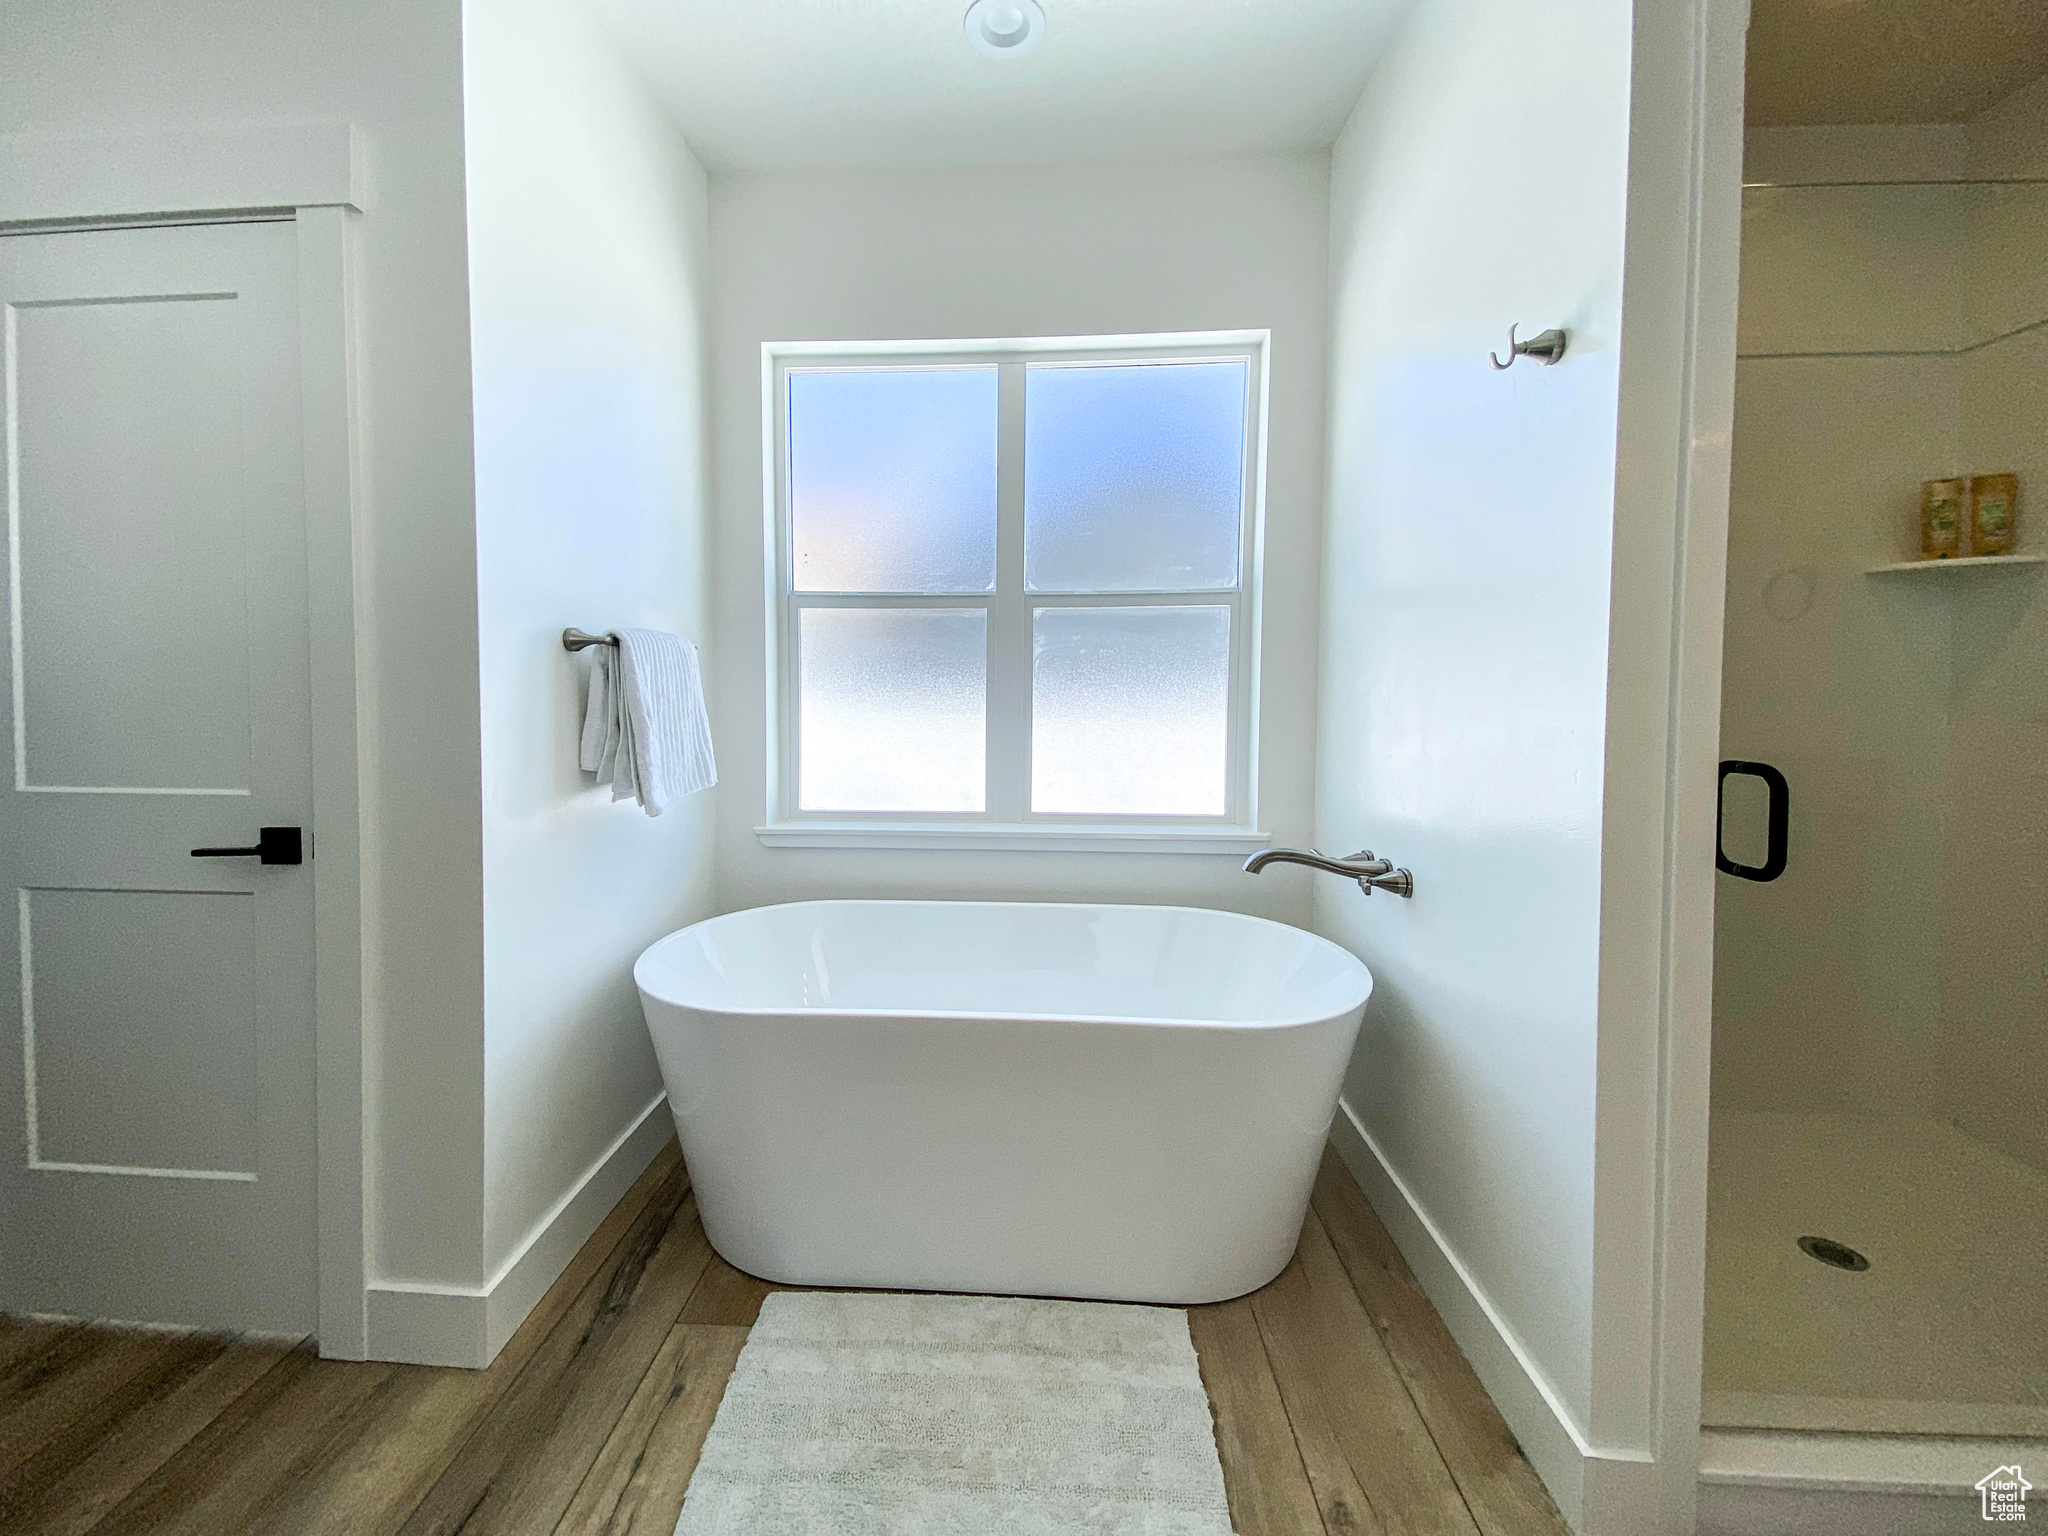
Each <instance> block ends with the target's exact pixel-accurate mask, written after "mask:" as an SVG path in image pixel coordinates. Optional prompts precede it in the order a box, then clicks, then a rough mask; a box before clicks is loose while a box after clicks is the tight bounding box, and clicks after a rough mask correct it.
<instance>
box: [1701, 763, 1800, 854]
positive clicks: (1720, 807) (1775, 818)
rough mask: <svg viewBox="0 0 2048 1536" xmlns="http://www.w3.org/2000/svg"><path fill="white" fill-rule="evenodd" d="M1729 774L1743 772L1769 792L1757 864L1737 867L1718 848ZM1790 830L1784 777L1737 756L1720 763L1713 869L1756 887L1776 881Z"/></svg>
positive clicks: (1789, 796)
mask: <svg viewBox="0 0 2048 1536" xmlns="http://www.w3.org/2000/svg"><path fill="white" fill-rule="evenodd" d="M1731 773H1746V774H1749V775H1751V776H1752V777H1754V778H1759V779H1762V780H1763V781H1764V788H1765V789H1766V790H1768V791H1769V792H1770V797H1771V799H1770V810H1769V812H1768V816H1769V821H1768V831H1767V833H1766V840H1765V844H1764V861H1763V863H1761V864H1738V863H1736V862H1735V861H1734V860H1733V859H1731V858H1729V857H1728V853H1727V850H1726V849H1724V848H1723V847H1722V846H1721V828H1722V824H1723V821H1724V819H1725V815H1726V810H1725V807H1726V800H1725V795H1726V791H1727V788H1728V776H1729V775H1730V774H1731ZM1791 828H1792V787H1791V786H1790V785H1789V784H1787V783H1786V782H1785V775H1784V774H1782V773H1780V772H1778V770H1777V769H1775V768H1773V767H1772V766H1771V765H1770V764H1769V763H1752V762H1747V761H1745V760H1743V759H1742V758H1739V757H1731V758H1729V759H1728V760H1727V761H1726V762H1724V763H1723V764H1721V782H1720V783H1719V784H1718V785H1717V786H1716V788H1715V791H1714V868H1716V869H1718V870H1720V871H1721V873H1722V874H1724V875H1733V876H1735V877H1736V878H1737V879H1738V880H1755V881H1757V882H1758V883H1760V884H1761V883H1762V882H1765V881H1769V880H1775V879H1777V878H1778V876H1780V875H1782V874H1783V873H1785V850H1786V844H1787V842H1788V841H1789V839H1790V833H1791Z"/></svg>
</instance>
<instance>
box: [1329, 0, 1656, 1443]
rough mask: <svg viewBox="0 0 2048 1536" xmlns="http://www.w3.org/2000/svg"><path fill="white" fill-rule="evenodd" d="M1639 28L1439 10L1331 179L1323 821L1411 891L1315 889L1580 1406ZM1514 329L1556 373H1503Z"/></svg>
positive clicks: (1382, 1084) (1368, 1089) (1384, 1133)
mask: <svg viewBox="0 0 2048 1536" xmlns="http://www.w3.org/2000/svg"><path fill="white" fill-rule="evenodd" d="M1629 39H1630V25H1629V13H1628V7H1627V6H1626V5H1625V4H1621V3H1611V4H1599V5H1581V6H1573V7H1569V8H1565V9H1564V10H1562V11H1557V10H1549V9H1544V8H1530V7H1524V6H1519V5H1515V4H1512V3H1507V0H1440V3H1437V4H1434V5H1432V6H1429V7H1426V8H1425V9H1424V10H1423V11H1422V12H1421V13H1419V15H1418V18H1417V20H1416V22H1415V23H1414V24H1413V25H1412V26H1411V27H1410V29H1409V30H1408V31H1407V32H1406V33H1405V34H1404V35H1403V37H1402V38H1401V40H1400V42H1399V44H1398V45H1397V47H1396V49H1395V51H1394V52H1393V53H1392V54H1391V55H1390V56H1389V57H1388V59H1387V60H1386V61H1385V62H1384V63H1383V64H1382V66H1381V67H1380V69H1379V71H1378V72H1377V73H1376V74H1375V76H1374V77H1373V79H1372V81H1371V83H1370V84H1369V85H1368V87H1367V89H1366V93H1365V96H1364V98H1363V100H1362V101H1361V103H1360V105H1359V108H1358V111H1357V113H1356V114H1355V115H1354V116H1353V118H1352V120H1351V122H1350V124H1349V126H1347V128H1346V129H1345V131H1344V134H1343V136H1342V138H1340V139H1339V141H1338V144H1337V150H1336V155H1335V162H1334V172H1333V178H1332V182H1333V202H1332V236H1331V252H1332V254H1331V278H1332V289H1333V300H1332V307H1333V311H1334V322H1335V324H1334V337H1335V341H1334V347H1335V354H1334V358H1333V367H1332V387H1331V442H1330V472H1329V493H1328V508H1329V510H1328V518H1327V524H1326V529H1325V535H1324V538H1325V545H1324V578H1323V613H1324V624H1323V649H1322V704H1321V721H1322V724H1321V736H1320V740H1319V748H1318V770H1319V771H1318V780H1317V811H1316V833H1317V838H1318V840H1319V842H1321V843H1322V845H1323V846H1325V847H1334V846H1336V845H1338V844H1344V845H1346V846H1347V847H1348V846H1352V845H1358V846H1370V847H1372V848H1374V849H1376V850H1378V851H1379V852H1381V853H1383V854H1384V855H1386V856H1387V857H1389V858H1393V859H1395V860H1396V861H1398V862H1399V863H1402V864H1405V865H1407V866H1408V867H1410V868H1412V869H1413V870H1414V871H1415V879H1416V892H1417V894H1416V897H1415V899H1414V901H1413V902H1412V903H1410V902H1390V901H1383V900H1380V899H1379V898H1376V897H1375V898H1373V899H1371V900H1366V899H1363V898H1361V897H1360V896H1359V894H1358V893H1357V892H1356V891H1355V890H1353V889H1350V888H1348V887H1345V886H1343V885H1342V884H1341V883H1339V882H1336V881H1328V882H1322V883H1319V885H1318V888H1317V892H1316V926H1317V928H1318V929H1319V930H1320V931H1321V932H1323V933H1326V934H1328V935H1329V936H1331V937H1332V938H1335V939H1337V940H1338V941H1339V942H1341V943H1344V944H1346V945H1348V946H1349V947H1351V948H1353V949H1355V950H1356V951H1357V952H1358V953H1359V954H1360V955H1361V956H1363V957H1364V958H1365V960H1366V961H1367V963H1368V964H1369V965H1371V967H1372V969H1373V973H1374V976H1375V978H1376V980H1377V985H1376V988H1375V991H1374V995H1373V1002H1372V1006H1371V1007H1370V1009H1368V1011H1367V1014H1366V1022H1365V1029H1364V1032H1363V1034H1362V1036H1361V1038H1360V1042H1359V1047H1358V1052H1357V1055H1356V1056H1355V1057H1354V1059H1353V1062H1352V1067H1351V1072H1350V1075H1349V1077H1348V1079H1347V1081H1346V1085H1345V1100H1346V1103H1347V1105H1348V1106H1349V1109H1350V1111H1351V1112H1352V1113H1353V1114H1355V1115H1356V1117H1357V1119H1358V1121H1359V1122H1360V1124H1361V1125H1362V1127H1363V1129H1364V1131H1365V1133H1366V1134H1367V1135H1368V1136H1369V1137H1370V1138H1371V1141H1372V1144H1373V1147H1374V1149H1375V1151H1376V1152H1377V1154H1378V1157H1379V1158H1380V1160H1381V1161H1382V1162H1383V1163H1384V1165H1385V1166H1386V1167H1387V1169H1388V1170H1389V1171H1390V1172H1391V1173H1392V1174H1393V1175H1395V1176H1396V1177H1397V1178H1398V1179H1399V1180H1401V1181H1402V1182H1404V1183H1405V1185H1406V1186H1407V1190H1408V1191H1409V1193H1410V1195H1411V1196H1412V1198H1413V1200H1414V1201H1415V1203H1416V1205H1417V1206H1418V1207H1419V1209H1420V1210H1421V1211H1423V1212H1425V1213H1426V1214H1427V1215H1428V1217H1429V1218H1430V1219H1431V1220H1432V1221H1433V1222H1434V1223H1435V1226H1436V1229H1437V1231H1438V1233H1439V1234H1440V1235H1441V1238H1442V1240H1443V1241H1444V1243H1445V1244H1446V1246H1447V1247H1448V1248H1449V1249H1450V1250H1451V1251H1452V1252H1453V1253H1454V1254H1455V1255H1456V1256H1457V1258H1458V1259H1459V1261H1461V1262H1462V1264H1463V1265H1464V1267H1465V1269H1466V1270H1467V1271H1468V1272H1469V1275H1470V1277H1471V1280H1472V1281H1473V1282H1474V1283H1475V1285H1476V1286H1477V1288H1479V1289H1480V1290H1481V1291H1483V1293H1484V1294H1485V1295H1486V1296H1487V1297H1489V1298H1490V1300H1491V1303H1492V1305H1493V1307H1494V1308H1495V1310H1496V1311H1497V1313H1498V1314H1499V1317H1500V1319H1501V1320H1502V1321H1503V1322H1504V1323H1505V1324H1506V1325H1507V1327H1508V1328H1510V1329H1511V1330H1512V1331H1513V1333H1514V1335H1515V1336H1516V1337H1517V1338H1518V1339H1519V1341H1520V1343H1521V1345H1522V1346H1523V1348H1524V1350H1525V1352H1526V1354H1527V1356H1528V1359H1529V1361H1530V1362H1531V1363H1532V1364H1533V1365H1534V1366H1535V1367H1536V1368H1537V1369H1538V1370H1539V1371H1540V1372H1541V1374H1542V1376H1543V1377H1544V1378H1545V1379H1546V1380H1547V1382H1548V1384H1549V1386H1550V1387H1551V1388H1552V1389H1553V1390H1554V1392H1555V1394H1556V1396H1557V1398H1558V1399H1559V1400H1560V1401H1561V1403H1562V1404H1563V1405H1564V1407H1565V1408H1566V1410H1567V1411H1568V1412H1569V1413H1570V1414H1571V1415H1573V1416H1574V1417H1575V1418H1576V1419H1577V1421H1578V1422H1579V1423H1580V1424H1581V1425H1584V1424H1587V1423H1588V1422H1589V1421H1590V1416H1591V1407H1592V1403H1591V1399H1592V1363H1591V1362H1592V1340H1591V1335H1592V1301H1593V1218H1594V1157H1593V1154H1594V1111H1595V1102H1594V1094H1595V1079H1596V1053H1597V1026H1598V1009H1599V996H1598V991H1599V974H1598V965H1599V950H1600V944H1599V938H1600V879H1601V814H1602V781H1603V737H1604V731H1605V726H1606V708H1605V702H1606V692H1607V646H1608V573H1609V559H1610V545H1611V539H1612V527H1613V517H1614V499H1615V434H1616V420H1617V391H1618V374H1619V346H1618V339H1619V331H1620V324H1621V273H1622V233H1623V200H1624V195H1625V187H1626V180H1625V178H1626V167H1627V144H1628V141H1627V134H1628V110H1629V102H1628V81H1629V63H1628V60H1629ZM1558 80H1569V81H1570V82H1571V85H1570V88H1569V89H1563V90H1559V89H1556V88H1555V82H1556V81H1558ZM1511 321H1513V322H1519V323H1520V326H1521V333H1522V334H1523V335H1529V334H1533V333H1534V332H1536V331H1539V330H1542V329H1544V328H1545V327H1548V326H1553V325H1555V326H1563V327H1565V328H1567V329H1568V330H1569V331H1570V333H1571V336H1572V342H1571V350H1570V352H1569V353H1568V354H1567V356H1566V358H1565V361H1564V362H1563V363H1561V364H1559V365H1558V366H1556V367H1554V368H1549V369H1544V368H1540V367H1536V366H1534V365H1532V364H1529V363H1527V362H1523V363H1520V364H1517V365H1516V366H1515V367H1514V368H1513V369H1511V370H1510V371H1508V372H1507V373H1496V372H1494V371H1493V370H1492V369H1491V368H1490V367H1489V365H1488V362H1487V354H1488V351H1489V349H1493V350H1499V349H1500V348H1501V347H1502V346H1503V345H1504V343H1505V340H1506V336H1507V330H1508V325H1509V323H1510V322H1511Z"/></svg>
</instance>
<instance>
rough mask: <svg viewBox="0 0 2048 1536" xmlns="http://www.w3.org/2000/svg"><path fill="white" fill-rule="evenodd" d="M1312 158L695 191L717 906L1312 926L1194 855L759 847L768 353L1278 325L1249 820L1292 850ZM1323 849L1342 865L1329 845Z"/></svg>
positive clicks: (1308, 519) (1303, 749)
mask: <svg viewBox="0 0 2048 1536" xmlns="http://www.w3.org/2000/svg"><path fill="white" fill-rule="evenodd" d="M1327 186H1328V161H1327V159H1326V158H1325V157H1324V156H1322V155H1319V154H1303V155H1284V156H1270V157H1257V158H1244V159H1227V160H1200V161H1166V162H1147V163H1142V164H1111V165H1087V166H1060V167H1043V168H1028V169H1018V168H1004V169H1000V170H986V171H928V172H900V173H886V172H834V173H829V174H823V173H820V174H802V175H783V176H766V175H762V176H736V177H732V178H725V177H720V178H718V179H717V180H715V181H714V183H713V186H712V200H711V231H712V262H713V286H714V291H715V292H716V294H717V306H716V314H715V317H714V320H713V338H714V348H715V350H714V359H715V362H714V370H713V378H714V386H715V392H716V399H715V402H714V409H713V422H714V432H715V444H716V451H715V455H714V460H715V467H716V522H717V538H716V545H717V559H718V613H717V644H716V646H715V648H713V647H707V649H706V655H707V657H709V658H710V659H711V660H712V662H713V666H714V669H715V677H716V697H715V706H716V707H715V714H716V720H717V724H718V728H719V737H718V752H719V764H720V770H721V773H722V776H723V780H724V782H723V785H722V786H721V790H720V803H719V813H718V814H719V829H718V869H719V886H718V902H719V905H720V906H721V907H722V908H724V909H727V910H734V909H739V908H744V907H752V906H758V905H760V904H762V903H765V902H776V901H790V900H799V899H804V898H807V897H814V896H962V897H1010V898H1023V899H1044V900H1060V899H1079V900H1126V901H1141V902H1142V901H1163V902H1184V903H1186V904H1188V905H1192V906H1216V907H1227V908H1234V909H1237V910H1241V911H1248V912H1256V913H1260V914H1262V915H1265V916H1269V917H1275V918H1280V919H1282V920H1287V921H1295V922H1301V921H1305V920H1306V917H1307V908H1308V901H1307V890H1306V884H1305V879H1304V877H1303V876H1302V875H1301V874H1300V872H1299V871H1296V870H1276V871H1269V872H1267V873H1265V874H1263V875H1260V876H1258V877H1257V878H1252V877H1250V876H1246V875H1244V874H1242V873H1241V872H1240V871H1239V869H1238V863H1239V862H1240V861H1239V860H1237V859H1233V858H1227V857H1219V856H1216V855H1208V854H1194V855H1166V854H1104V853H1082V854H1062V853H969V852H912V851H898V850H886V851H871V850H849V849H830V850H808V849H803V850H800V849H787V848H776V849H769V848H764V847H762V846H761V845H760V843H759V841H758V840H757V839H756V838H755V836H754V828H755V827H756V826H758V825H760V824H761V823H762V822H764V821H765V820H766V819H767V815H766V791H765V766H764V756H765V739H766V737H765V733H766V728H767V727H766V715H765V710H766V707H767V700H766V696H765V688H766V684H765V681H764V676H765V663H764V660H763V657H764V643H765V642H764V630H763V616H762V604H763V570H762V528H763V512H762V492H761V440H760V439H761V343H762V342H764V341H817V340H843V339H862V340H883V339H895V338H899V337H1013V336H1075V335H1098V334H1114V333H1129V332H1151V331H1191V330H1211V329H1228V328H1239V327H1245V328H1249V327H1261V326H1263V327H1270V328H1271V330H1272V333H1273V334H1272V354H1271V370H1272V385H1271V399H1270V411H1269V422H1270V426H1269V442H1268V457H1267V472H1266V540H1265V553H1266V589H1265V590H1266V594H1267V604H1266V622H1265V636H1264V644H1265V653H1264V666H1263V678H1262V700H1263V713H1262V719H1261V733H1260V755H1261V762H1262V771H1261V783H1260V805H1261V818H1262V821H1263V823H1264V826H1265V828H1266V829H1267V830H1269V831H1271V832H1272V834H1273V836H1274V838H1275V839H1276V840H1277V841H1279V842H1281V843H1302V842H1305V841H1306V839H1307V837H1308V833H1309V802H1310V772H1311V763H1310V757H1311V751H1312V741H1313V731H1314V720H1313V713H1314V672H1315V613H1314V610H1315V598H1314V591H1315V571H1316V563H1317V537H1318V536H1317V523H1318V516H1319V504H1320V494H1321V456H1322V428H1323V374H1324V347H1325V336H1324V326H1325V316H1324V290H1325V267H1324V262H1325V256H1326V250H1325V231H1326V228H1327V224H1326V217H1327ZM1339 851H1340V852H1349V851H1350V849H1348V848H1346V849H1342V850H1339Z"/></svg>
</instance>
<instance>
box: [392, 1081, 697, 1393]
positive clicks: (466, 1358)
mask: <svg viewBox="0 0 2048 1536" xmlns="http://www.w3.org/2000/svg"><path fill="white" fill-rule="evenodd" d="M667 1107H668V1096H667V1095H666V1094H656V1095H655V1096H654V1099H653V1101H652V1102H651V1103H649V1104H648V1106H647V1107H646V1108H645V1109H643V1110H642V1111H641V1112H640V1113H639V1115H638V1116H637V1117H636V1118H635V1119H634V1121H633V1123H632V1124H631V1125H630V1126H628V1127H627V1128H626V1129H625V1131H623V1132H622V1133H621V1134H620V1136H619V1138H618V1140H616V1141H614V1142H613V1143H612V1144H611V1146H610V1147H609V1148H608V1149H607V1150H606V1151H605V1152H604V1153H603V1155H601V1156H600V1157H599V1158H598V1159H597V1161H596V1162H594V1163H592V1164H591V1165H590V1167H589V1168H588V1169H586V1170H585V1171H584V1174H583V1177H582V1178H580V1179H578V1180H577V1181H576V1183H575V1184H574V1185H573V1186H572V1187H571V1188H570V1190H569V1192H568V1193H567V1194H565V1195H563V1196H562V1198H561V1199H560V1200H558V1201H556V1202H555V1205H554V1208H553V1209H552V1210H550V1211H549V1212H548V1213H547V1214H546V1215H545V1216H543V1217H542V1218H541V1219H540V1220H539V1221H538V1222H536V1223H535V1224H534V1227H533V1230H532V1231H531V1232H529V1233H527V1235H526V1238H525V1240H524V1241H523V1242H521V1243H520V1244H519V1246H518V1247H517V1248H515V1249H514V1250H513V1252H512V1256H511V1257H510V1258H508V1259H506V1261H505V1262H504V1263H503V1264H501V1265H500V1266H499V1267H498V1271H497V1273H496V1274H494V1275H492V1276H491V1278H490V1279H489V1280H487V1281H485V1282H484V1283H483V1284H482V1285H472V1286H464V1285H436V1284H431V1283H419V1282H413V1281H404V1280H378V1281H372V1282H371V1284H370V1286H369V1290H368V1297H367V1301H368V1306H367V1309H366V1310H367V1312H368V1316H369V1349H368V1356H369V1358H370V1359H372V1360H397V1361H403V1362H405V1363H406V1364H409V1365H461V1366H471V1367H476V1368H481V1367H483V1366H486V1365H489V1364H490V1363H491V1362H492V1361H493V1360H495V1359H496V1358H497V1357H498V1351H499V1350H501V1349H503V1348H504V1347H505V1341H506V1340H507V1339H509V1338H511V1337H512V1335H513V1334H514V1333H516V1332H517V1331H518V1329H519V1325H520V1324H521V1323H523V1322H525V1321H526V1318H527V1314H528V1313H530V1312H532V1311H533V1309H534V1307H535V1306H537V1305H538V1304H539V1302H540V1299H541V1297H543V1296H545V1295H546V1294H547V1289H548V1287H549V1286H551V1285H553V1284H554V1283H555V1280H556V1278H557V1277H558V1276H559V1275H560V1274H561V1273H562V1271H563V1270H564V1269H566V1268H568V1266H569V1261H570V1260H571V1259H573V1258H574V1257H575V1256H576V1251H577V1250H578V1249H579V1248H581V1247H582V1246H583V1245H584V1244H585V1243H586V1242H588V1241H589V1240H590V1234H591V1233H593V1232H595V1231H596V1230H597V1228H598V1225H599V1224H600V1223H601V1222H602V1221H603V1220H604V1219H605V1217H606V1216H607V1215H609V1214H610V1213H611V1209H612V1207H613V1206H615V1205H617V1204H618V1203H619V1201H620V1199H621V1198H623V1197H624V1195H625V1193H626V1191H627V1190H629V1189H631V1188H632V1187H633V1181H634V1180H635V1179H637V1178H639V1177H640V1175H641V1173H642V1171H643V1170H645V1169H646V1167H647V1165H648V1164H649V1163H651V1162H653V1161H654V1157H655V1154H656V1153H658V1152H659V1151H661V1149H662V1148H663V1147H664V1146H665V1145H667V1143H668V1139H669V1137H670V1136H671V1135H673V1134H674V1131H675V1127H674V1126H673V1125H671V1124H670V1123H669V1117H668V1115H667V1113H666V1110H667Z"/></svg>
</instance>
